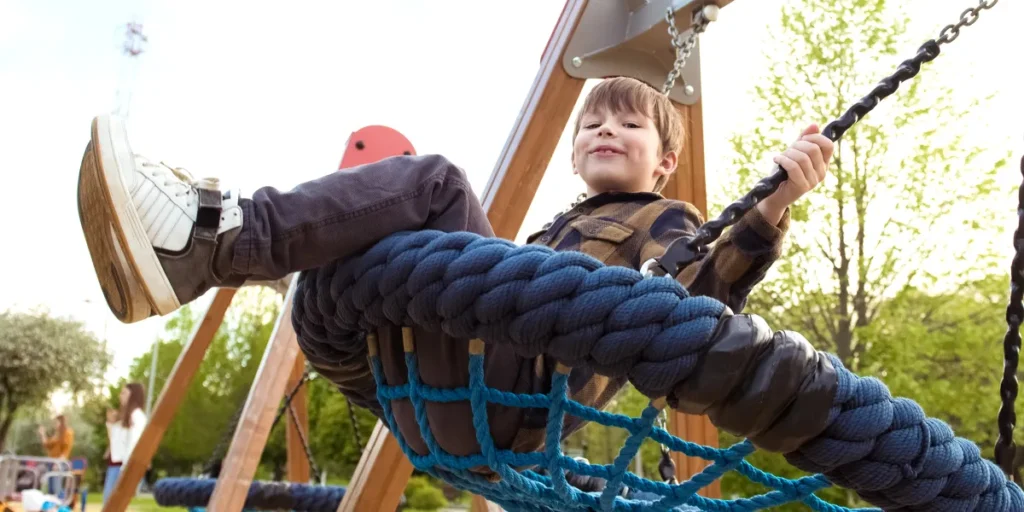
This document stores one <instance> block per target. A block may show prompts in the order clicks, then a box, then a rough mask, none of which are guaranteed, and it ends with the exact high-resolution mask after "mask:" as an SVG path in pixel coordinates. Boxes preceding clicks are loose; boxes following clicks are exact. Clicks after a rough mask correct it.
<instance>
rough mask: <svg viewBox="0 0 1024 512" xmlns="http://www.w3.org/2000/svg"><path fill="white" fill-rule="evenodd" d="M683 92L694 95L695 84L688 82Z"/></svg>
mask: <svg viewBox="0 0 1024 512" xmlns="http://www.w3.org/2000/svg"><path fill="white" fill-rule="evenodd" d="M683 92H684V93H686V95H687V96H693V86H692V85H690V84H686V87H684V88H683Z"/></svg>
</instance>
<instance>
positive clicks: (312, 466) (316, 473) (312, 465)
mask: <svg viewBox="0 0 1024 512" xmlns="http://www.w3.org/2000/svg"><path fill="white" fill-rule="evenodd" d="M288 416H289V417H291V419H292V424H293V425H295V432H296V433H298V435H299V442H300V443H302V449H303V451H305V452H306V461H307V462H309V470H310V471H311V472H312V476H313V481H314V482H319V481H320V468H319V467H317V465H316V461H315V460H313V451H312V450H310V448H309V443H308V442H306V435H305V434H304V433H303V432H302V427H301V426H300V425H299V417H298V416H297V415H296V414H295V409H294V408H293V407H292V404H288Z"/></svg>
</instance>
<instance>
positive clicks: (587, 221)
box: [571, 217, 633, 265]
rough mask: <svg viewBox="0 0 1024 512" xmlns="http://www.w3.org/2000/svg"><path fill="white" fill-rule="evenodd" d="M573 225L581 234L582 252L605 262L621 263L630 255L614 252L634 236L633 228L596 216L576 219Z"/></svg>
mask: <svg viewBox="0 0 1024 512" xmlns="http://www.w3.org/2000/svg"><path fill="white" fill-rule="evenodd" d="M571 226H572V228H573V229H574V230H576V231H577V232H578V233H579V234H580V237H581V239H580V249H579V250H580V252H583V253H586V254H589V255H591V256H593V257H595V258H597V259H599V260H601V261H603V262H605V263H612V264H620V265H621V264H623V263H624V260H625V259H626V258H627V257H628V255H626V254H622V255H621V256H619V257H614V254H615V252H616V251H619V248H620V247H622V244H623V243H625V242H626V240H628V239H629V237H631V236H633V228H631V227H629V226H624V225H622V224H620V223H618V222H615V221H612V220H607V219H599V218H594V217H584V218H579V219H576V220H575V221H573V222H572V224H571ZM609 260H613V261H609ZM619 260H623V261H619Z"/></svg>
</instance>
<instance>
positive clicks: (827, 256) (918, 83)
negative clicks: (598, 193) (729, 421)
mask: <svg viewBox="0 0 1024 512" xmlns="http://www.w3.org/2000/svg"><path fill="white" fill-rule="evenodd" d="M892 4H898V3H896V2H893V3H889V2H886V1H885V0H836V1H831V0H830V1H826V0H811V1H803V2H795V1H793V2H788V3H786V4H785V5H784V6H783V8H782V12H781V15H780V16H779V18H778V23H777V24H773V25H772V30H771V34H772V36H773V39H772V41H771V43H770V44H768V45H766V47H767V51H766V53H765V58H766V60H767V61H768V62H769V69H768V72H767V74H766V76H765V77H764V78H763V80H759V81H758V85H756V86H755V87H754V91H753V92H754V96H755V98H756V100H757V102H758V103H759V108H758V109H757V111H758V112H761V113H762V114H761V115H760V116H759V117H757V119H756V121H755V124H754V126H753V127H752V128H751V129H750V130H749V131H748V132H745V133H742V134H737V135H735V136H734V137H733V139H732V144H733V149H734V152H735V153H734V154H735V156H734V164H735V165H734V168H735V169H738V171H737V173H736V175H735V176H734V177H731V179H728V180H727V181H726V183H724V184H723V187H722V191H721V193H720V194H718V195H717V197H716V198H715V199H716V200H715V201H713V202H714V203H717V205H715V206H713V207H712V213H714V212H716V211H721V208H722V207H723V206H724V203H725V202H728V201H732V200H734V199H735V198H737V197H740V196H741V195H743V194H745V193H746V192H747V191H749V189H750V187H751V186H752V185H753V184H754V182H755V181H756V180H757V179H760V178H761V177H763V175H764V171H763V169H764V168H765V167H767V166H765V165H764V163H765V162H770V159H769V158H770V156H771V155H774V154H776V153H778V152H780V151H782V150H783V149H784V148H786V147H787V146H788V145H789V144H790V143H791V142H792V138H795V135H796V134H797V133H799V130H801V129H802V128H803V127H804V126H805V125H806V123H807V122H809V121H810V120H813V121H817V122H819V123H820V124H822V125H824V124H825V123H826V122H828V121H830V120H833V119H836V118H838V117H839V116H840V115H841V114H842V113H843V112H844V111H845V110H846V109H847V108H848V107H849V106H850V105H852V104H854V103H855V102H856V101H858V100H859V99H860V98H861V97H863V96H864V95H865V94H866V93H867V92H868V91H870V90H871V88H872V87H873V86H874V85H875V83H877V81H878V80H880V79H881V78H883V77H886V76H889V75H890V74H892V73H893V71H895V69H896V67H897V65H898V64H899V63H900V62H901V61H902V60H904V59H907V58H909V57H911V56H912V55H913V54H914V52H915V51H916V49H917V47H918V45H919V44H920V42H923V41H924V40H925V39H926V38H928V37H934V36H935V35H936V34H937V32H938V27H927V28H926V29H924V30H922V31H921V32H920V33H919V34H914V35H911V34H910V27H909V26H908V22H907V20H908V19H909V18H908V16H906V15H905V13H903V12H901V9H900V6H899V5H892ZM794 56H796V58H794ZM941 65H942V62H941V57H940V58H939V59H938V60H937V61H935V62H933V63H931V64H926V65H925V66H924V67H923V68H922V71H921V73H920V74H919V75H918V76H917V77H916V78H914V79H911V80H910V81H908V82H904V83H903V84H902V85H901V86H900V89H899V90H898V91H897V92H896V93H895V94H893V95H891V96H889V97H888V98H886V99H885V100H884V101H883V102H882V103H881V104H879V106H878V107H876V108H875V109H874V110H873V111H872V112H871V113H869V114H868V115H867V116H866V117H864V118H863V119H861V120H860V121H859V122H858V123H857V124H856V125H855V126H854V127H853V128H852V129H850V130H849V131H848V132H846V134H845V135H844V137H843V138H842V139H840V140H839V141H838V142H837V146H836V152H835V155H834V157H833V161H832V165H831V167H830V175H829V177H828V179H827V180H826V182H825V183H823V184H822V185H821V186H819V188H818V190H816V191H815V192H813V193H812V194H809V195H808V196H806V197H805V198H804V199H802V200H801V201H800V202H799V203H798V204H796V205H794V206H793V207H792V208H791V216H792V221H793V223H792V226H791V229H790V231H789V234H788V239H787V242H786V246H785V249H784V254H783V256H782V258H781V259H780V260H779V262H778V263H776V264H775V265H774V266H773V268H772V270H771V271H770V272H769V274H768V275H767V278H766V279H765V281H764V282H762V283H761V284H760V285H759V286H758V288H757V289H755V291H754V293H753V294H752V295H751V297H750V300H749V303H748V307H747V310H746V312H751V313H756V314H758V315H761V316H763V317H765V318H766V319H767V320H768V323H769V325H771V326H772V327H773V328H776V329H794V330H796V331H799V332H801V333H802V334H804V335H805V336H806V337H807V338H808V339H809V340H810V341H811V342H812V343H813V344H814V345H815V346H816V347H817V348H819V349H822V350H827V351H830V352H833V353H835V354H836V355H838V356H839V357H840V358H841V359H842V360H843V362H844V364H845V365H846V366H847V367H848V368H850V369H852V370H854V371H856V372H858V373H860V374H862V375H868V374H877V375H879V376H885V378H886V380H889V379H891V380H892V381H893V391H894V392H897V393H901V394H903V395H905V396H909V397H911V398H915V399H917V400H920V401H921V402H922V403H923V404H927V406H928V407H929V408H928V409H927V410H928V412H929V413H930V414H932V415H935V416H938V417H940V418H947V419H949V420H950V421H951V422H953V423H954V427H957V426H958V425H960V426H963V425H965V424H966V423H965V422H967V423H972V422H975V421H980V420H978V419H977V418H984V417H986V416H985V415H981V414H979V410H976V409H971V410H970V414H973V415H974V416H969V415H967V414H966V413H964V412H963V411H964V409H965V407H967V406H966V405H965V404H963V403H961V402H962V400H961V399H958V398H956V397H953V396H951V395H950V394H949V393H947V394H945V395H942V394H941V393H940V392H939V391H938V390H940V389H943V388H945V387H946V386H945V385H942V386H920V385H918V386H916V387H915V386H913V385H912V384H913V383H912V382H911V380H912V378H903V377H902V376H903V375H911V376H915V377H916V378H917V379H921V378H922V377H923V376H926V375H932V376H934V375H940V374H941V375H944V376H945V378H946V381H947V383H948V384H949V385H951V386H961V387H962V386H971V385H974V386H975V387H976V388H977V389H980V390H990V386H989V384H987V383H985V384H982V385H980V386H978V385H977V384H969V383H968V380H967V379H968V378H975V377H976V376H975V375H971V374H967V373H964V372H965V371H966V370H967V369H968V368H971V369H973V370H976V371H977V370H979V369H980V368H986V367H987V368H990V369H992V368H993V367H992V366H990V365H991V364H992V361H991V357H990V356H991V355H992V354H984V352H979V351H980V347H981V346H984V344H986V343H987V344H988V345H990V346H991V344H992V343H993V340H992V339H991V338H985V337H984V336H983V335H982V331H981V330H979V329H974V330H971V328H970V325H971V324H970V323H969V322H968V320H970V318H963V317H956V316H955V315H951V312H950V311H946V310H944V309H942V307H946V306H942V307H940V305H943V304H946V305H948V304H955V305H956V306H957V307H963V308H966V310H973V311H978V312H982V311H988V310H987V309H986V308H987V307H989V306H990V304H989V303H988V302H984V301H982V302H981V304H982V305H981V306H979V305H978V304H977V303H975V302H971V301H972V300H974V301H977V300H979V299H978V296H977V295H975V296H965V295H962V294H960V292H962V291H964V290H968V289H970V288H971V286H974V285H973V284H972V283H973V281H972V280H973V279H977V276H978V275H979V274H980V275H984V274H987V273H990V272H993V271H995V269H997V268H998V267H996V266H995V265H996V255H997V251H996V250H995V248H994V245H993V240H997V239H998V238H997V237H996V236H994V235H997V234H1000V233H1001V226H999V225H998V224H997V223H991V222H986V223H982V222H979V221H978V219H987V218H999V217H1000V215H1002V214H1001V213H997V210H996V208H998V207H999V206H1000V205H1002V206H1008V204H1009V203H1007V201H1006V200H1004V199H1002V198H1004V197H1006V198H1008V197H1011V193H1009V191H1008V190H1000V187H999V185H998V183H997V181H996V176H997V173H998V172H999V170H1001V169H1002V168H1003V167H1004V166H1005V165H1006V164H1007V159H1008V153H1007V152H1002V151H989V150H986V149H983V148H971V147H968V146H967V145H966V144H965V143H964V140H965V134H966V133H967V129H968V127H973V126H972V123H971V121H972V113H973V112H977V111H978V107H979V106H980V105H981V104H982V103H983V99H973V98H967V97H964V96H963V95H958V94H955V93H954V92H953V91H952V90H951V89H950V88H949V87H948V86H947V85H946V84H947V83H951V82H952V81H949V80H943V79H942V74H943V71H942V70H941ZM953 98H956V101H953V100H952V99H953ZM974 126H977V125H974ZM1004 193H1005V195H1003V194H1004ZM1004 279H1005V278H1004ZM1004 282H1005V281H1004ZM978 286H980V285H978ZM1004 300H1005V299H1004ZM949 307H952V306H949ZM912 311H916V312H917V313H918V314H914V315H911V312H912ZM995 316H996V318H1001V313H1000V312H999V311H998V310H997V311H995ZM938 317H943V318H944V320H942V321H938V320H936V319H937V318H938ZM910 319H913V321H917V322H918V323H917V324H914V325H910V323H909V322H908V320H910ZM975 320H976V321H980V319H978V318H976V319H975ZM987 320H991V318H987ZM931 322H938V323H935V324H933V323H931ZM949 322H952V324H950V325H955V326H956V327H950V325H946V324H947V323H949ZM956 322H960V323H959V324H958V323H956ZM1004 328H1005V327H1004ZM951 329H955V330H956V332H957V336H955V337H945V338H943V339H944V340H947V341H948V342H949V343H954V342H955V343H959V344H960V345H957V346H958V347H960V348H958V349H957V350H955V351H954V352H953V354H956V357H957V358H961V359H960V361H959V363H958V364H960V366H959V367H958V368H955V369H952V370H949V369H947V370H940V368H941V367H942V364H943V362H945V361H948V360H949V358H950V357H953V356H952V354H945V355H943V356H941V357H939V354H940V353H943V350H952V348H953V347H952V345H942V344H939V343H936V341H935V340H936V337H937V336H939V334H940V333H946V332H948V331H950V330H951ZM985 332H988V331H985ZM943 336H945V335H944V334H943ZM893 339H896V340H899V342H898V343H893V342H892V341H891V340H893ZM964 346H971V347H975V352H973V353H965V352H964V350H962V347H964ZM923 354H932V355H934V356H935V357H923V356H922V355H923ZM982 354H984V355H982ZM910 362H913V363H914V364H912V365H911V364H910ZM903 364H907V365H908V369H907V370H906V371H905V373H904V370H902V369H901V367H900V365H903ZM990 373H991V374H992V375H993V376H994V375H995V373H994V372H990ZM928 380H929V382H931V379H928ZM918 382H920V380H919V381H918ZM952 389H956V388H955V387H954V388H952ZM972 396H973V395H972ZM996 396H997V395H996V394H995V393H994V392H993V393H992V398H995V397H996ZM954 402H956V404H955V405H954ZM981 404H989V405H990V406H991V404H990V403H989V402H986V401H981V402H976V403H975V404H973V406H976V407H982V405H981ZM990 413H991V414H990V416H992V417H994V413H995V409H991V411H990ZM993 421H994V420H993ZM991 430H994V423H993V427H992V428H991ZM967 431H968V432H971V429H970V428H968V429H967ZM976 433H979V434H980V432H976ZM980 440H981V441H983V442H987V438H986V437H985V436H981V438H980ZM735 441H737V440H736V439H735V438H732V437H731V436H728V435H724V434H723V435H722V443H723V445H729V444H732V443H733V442H735ZM751 461H752V462H753V463H755V465H757V466H759V467H762V468H764V469H766V470H769V471H771V472H773V473H776V474H779V475H783V476H788V477H794V476H798V475H801V474H802V473H800V472H799V471H796V470H795V469H794V468H792V467H791V466H789V465H788V464H786V463H785V461H784V460H782V458H781V457H780V456H778V455H771V454H762V453H758V454H756V455H755V456H753V457H752V458H751ZM723 491H724V492H725V493H726V494H736V495H749V494H752V493H754V492H762V491H763V489H760V488H757V487H756V486H753V485H751V484H749V483H747V482H746V481H745V479H743V478H742V477H738V476H736V475H735V474H732V475H729V476H727V477H726V478H725V479H724V480H723ZM824 495H825V496H827V498H828V499H831V500H833V501H834V502H836V503H840V504H847V505H854V504H857V503H858V502H857V501H856V499H855V498H854V497H853V496H852V495H851V494H850V493H848V492H846V491H844V490H840V489H832V490H829V491H827V492H826V493H824ZM797 509H801V508H800V507H796V508H793V510H797Z"/></svg>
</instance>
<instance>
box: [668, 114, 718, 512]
mask: <svg viewBox="0 0 1024 512" xmlns="http://www.w3.org/2000/svg"><path fill="white" fill-rule="evenodd" d="M676 108H677V109H678V110H679V113H680V114H682V116H683V126H684V127H685V130H686V133H685V136H684V140H683V150H682V153H681V154H680V155H679V163H678V165H677V168H676V173H675V174H674V175H673V176H672V179H671V180H669V182H668V184H667V185H666V186H665V190H664V191H663V194H664V195H665V197H668V198H671V199H678V200H680V201H686V202H688V203H691V204H693V205H694V206H696V207H697V209H698V210H700V212H701V215H703V216H704V218H705V219H706V218H707V215H708V202H707V185H706V181H705V174H704V116H703V112H702V109H701V103H700V102H698V103H696V104H694V105H678V104H677V105H676ZM668 431H669V433H671V434H672V435H674V436H676V437H679V438H680V439H686V440H688V441H691V442H694V443H699V444H703V445H706V446H712V447H715V448H717V447H718V431H717V430H716V429H715V426H714V425H712V424H711V421H710V420H709V419H708V418H707V416H691V415H688V414H683V413H681V412H677V411H674V410H673V411H670V413H669V425H668ZM672 461H673V462H675V464H676V478H677V479H678V480H679V481H680V482H683V481H686V480H687V479H689V478H690V477H692V476H694V475H696V474H697V473H700V472H701V471H702V470H703V469H704V468H705V467H707V466H708V464H709V462H707V461H705V460H703V459H700V458H696V457H687V456H685V455H683V454H682V453H679V452H672ZM700 494H701V495H703V496H705V497H708V498H721V497H722V487H721V480H715V481H714V482H713V483H712V484H710V485H708V486H707V487H705V488H703V489H701V490H700Z"/></svg>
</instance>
